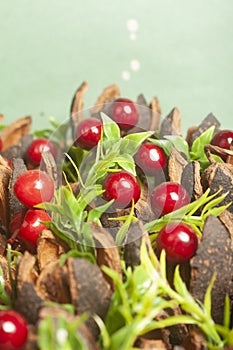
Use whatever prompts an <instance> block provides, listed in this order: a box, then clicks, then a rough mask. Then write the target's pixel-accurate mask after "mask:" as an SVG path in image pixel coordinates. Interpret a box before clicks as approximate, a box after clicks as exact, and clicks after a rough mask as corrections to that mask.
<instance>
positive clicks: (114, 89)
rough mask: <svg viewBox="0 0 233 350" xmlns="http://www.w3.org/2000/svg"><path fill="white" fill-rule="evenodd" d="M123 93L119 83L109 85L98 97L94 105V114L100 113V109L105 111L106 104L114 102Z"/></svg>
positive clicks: (92, 111)
mask: <svg viewBox="0 0 233 350" xmlns="http://www.w3.org/2000/svg"><path fill="white" fill-rule="evenodd" d="M120 95H121V93H120V89H119V87H118V85H116V84H112V85H109V86H107V87H106V88H105V89H104V90H103V91H102V93H101V95H100V96H99V97H98V98H97V101H96V103H95V105H94V107H93V108H92V110H91V113H92V114H95V113H98V112H100V111H102V110H103V109H104V110H103V111H105V108H104V105H105V104H109V103H111V102H113V101H114V100H115V99H117V98H119V97H120Z"/></svg>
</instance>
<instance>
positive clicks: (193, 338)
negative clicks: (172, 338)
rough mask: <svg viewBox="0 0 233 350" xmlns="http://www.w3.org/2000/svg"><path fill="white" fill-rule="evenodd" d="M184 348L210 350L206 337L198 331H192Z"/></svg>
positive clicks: (186, 349)
mask: <svg viewBox="0 0 233 350" xmlns="http://www.w3.org/2000/svg"><path fill="white" fill-rule="evenodd" d="M182 346H183V347H184V349H185V350H208V347H207V345H206V341H205V337H204V335H203V334H202V333H201V332H200V331H199V330H198V329H195V328H194V329H191V330H190V332H189V335H188V336H187V337H186V339H185V340H184V342H183V344H182Z"/></svg>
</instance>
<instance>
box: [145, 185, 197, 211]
mask: <svg viewBox="0 0 233 350" xmlns="http://www.w3.org/2000/svg"><path fill="white" fill-rule="evenodd" d="M150 201H151V209H152V210H153V212H154V213H156V214H157V215H160V216H162V215H166V214H168V213H171V212H172V211H174V210H177V209H179V208H181V207H183V206H184V205H186V204H188V203H189V202H190V197H189V194H188V192H187V191H186V189H185V188H184V187H183V186H182V185H180V184H178V183H175V182H162V183H161V184H160V185H158V186H157V187H155V189H154V190H153V191H152V193H151V196H150Z"/></svg>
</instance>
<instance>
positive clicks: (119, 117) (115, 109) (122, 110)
mask: <svg viewBox="0 0 233 350" xmlns="http://www.w3.org/2000/svg"><path fill="white" fill-rule="evenodd" d="M110 116H111V118H112V119H113V120H114V121H115V122H116V123H117V124H118V125H119V127H120V128H121V129H122V130H128V129H131V128H132V127H133V126H135V125H136V124H137V122H138V120H139V113H138V111H137V108H136V106H135V104H134V103H133V101H131V100H129V99H127V98H118V99H117V100H115V101H114V103H113V105H112V110H111V113H110Z"/></svg>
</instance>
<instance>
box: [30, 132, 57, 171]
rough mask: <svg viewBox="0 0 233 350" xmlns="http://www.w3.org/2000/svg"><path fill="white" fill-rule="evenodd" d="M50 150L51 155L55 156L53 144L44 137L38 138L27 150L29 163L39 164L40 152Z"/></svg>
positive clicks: (55, 151)
mask: <svg viewBox="0 0 233 350" xmlns="http://www.w3.org/2000/svg"><path fill="white" fill-rule="evenodd" d="M44 152H51V153H52V155H53V157H54V158H56V155H57V150H56V147H55V144H54V143H53V142H52V141H49V140H47V139H45V138H38V139H36V140H34V141H32V143H31V144H30V146H29V147H28V150H27V158H28V160H29V162H30V163H33V164H34V165H36V166H38V165H40V162H41V158H42V153H44Z"/></svg>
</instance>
